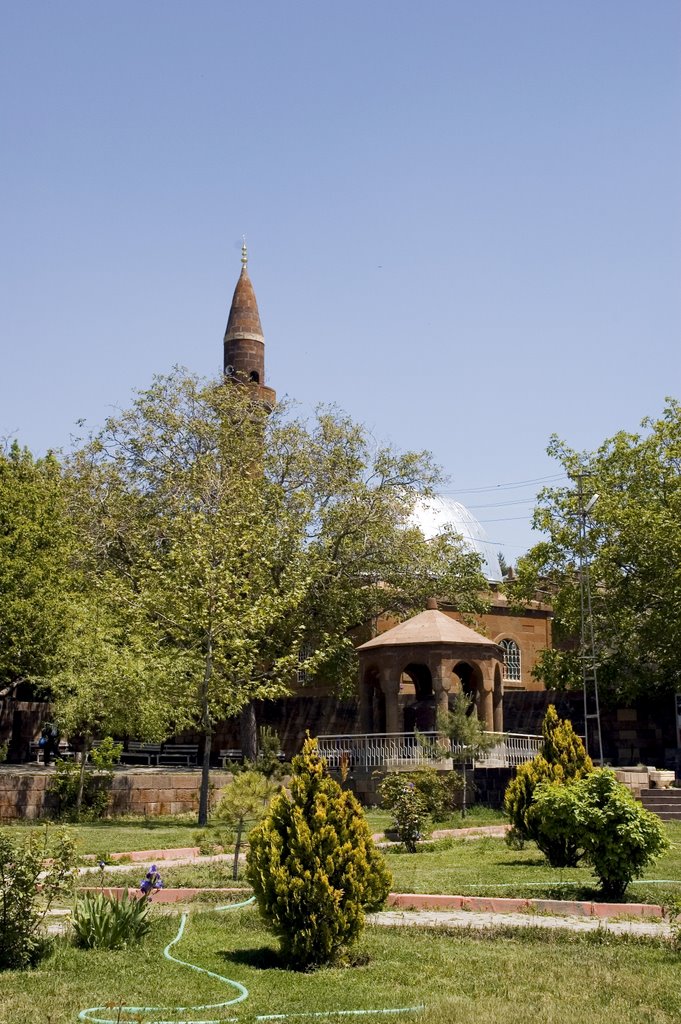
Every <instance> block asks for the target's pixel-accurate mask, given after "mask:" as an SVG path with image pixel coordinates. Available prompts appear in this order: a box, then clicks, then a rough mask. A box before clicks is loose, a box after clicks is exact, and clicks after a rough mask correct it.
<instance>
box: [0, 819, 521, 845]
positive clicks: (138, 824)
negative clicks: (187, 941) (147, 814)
mask: <svg viewBox="0 0 681 1024" xmlns="http://www.w3.org/2000/svg"><path fill="white" fill-rule="evenodd" d="M366 816H367V820H368V822H369V827H370V828H371V831H372V832H383V831H384V830H385V829H386V828H389V827H390V822H391V818H390V814H389V812H388V811H381V810H378V809H375V808H370V809H369V810H367V812H366ZM504 820H505V819H504V817H503V815H502V814H501V812H500V811H494V810H491V808H489V807H473V808H472V809H471V811H470V813H469V814H468V815H467V816H466V818H465V819H464V820H462V819H461V815H460V814H456V815H453V816H452V817H451V818H450V819H448V820H447V821H445V822H438V823H437V824H436V825H434V826H433V828H461V827H473V826H476V825H497V824H501V823H503V822H504ZM43 824H44V823H43V822H38V823H36V822H13V823H12V824H11V825H8V826H3V827H7V828H10V829H23V828H35V827H36V825H37V826H39V827H40V826H42V825H43ZM49 827H50V828H54V827H56V825H55V824H53V823H50V825H49ZM67 827H68V828H69V830H70V831H71V833H72V835H73V836H74V838H75V839H76V842H77V844H78V852H79V853H81V854H85V853H92V854H96V855H102V854H107V853H125V852H126V851H128V850H158V849H169V850H172V849H174V848H176V847H181V846H196V845H197V839H196V836H197V833H198V832H204V831H207V832H208V833H209V834H210V833H211V832H214V831H224V825H221V824H219V823H218V822H215V821H213V822H212V823H211V824H210V825H209V826H208V827H207V829H199V827H198V826H197V824H196V818H195V817H194V816H193V815H186V816H183V817H181V818H180V817H167V818H128V819H126V818H112V819H111V820H110V821H107V820H102V821H97V822H93V823H86V824H82V825H69V826H67Z"/></svg>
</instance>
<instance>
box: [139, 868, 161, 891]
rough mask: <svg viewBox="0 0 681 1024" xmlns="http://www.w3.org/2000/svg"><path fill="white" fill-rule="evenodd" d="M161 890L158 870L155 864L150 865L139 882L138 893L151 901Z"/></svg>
mask: <svg viewBox="0 0 681 1024" xmlns="http://www.w3.org/2000/svg"><path fill="white" fill-rule="evenodd" d="M162 888H163V879H162V878H161V876H160V874H159V873H158V869H157V868H156V865H155V864H152V865H151V867H150V868H149V870H148V871H147V873H146V875H145V876H144V878H143V879H142V881H141V882H140V892H141V893H142V896H144V897H146V898H147V899H151V897H152V896H153V895H154V893H155V892H158V890H159V889H162Z"/></svg>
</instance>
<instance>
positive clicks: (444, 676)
mask: <svg viewBox="0 0 681 1024" xmlns="http://www.w3.org/2000/svg"><path fill="white" fill-rule="evenodd" d="M430 669H431V675H432V677H433V693H434V694H435V710H436V713H438V712H439V713H442V714H445V715H446V714H447V712H448V711H449V691H450V689H451V686H452V672H451V665H450V664H449V663H448V662H445V661H444V660H440V661H438V662H436V664H434V665H432V666H430Z"/></svg>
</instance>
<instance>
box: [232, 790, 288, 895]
mask: <svg viewBox="0 0 681 1024" xmlns="http://www.w3.org/2000/svg"><path fill="white" fill-rule="evenodd" d="M278 789H279V787H278V786H277V784H276V783H275V782H272V781H271V780H270V779H268V778H267V776H266V775H264V774H263V772H260V771H245V772H239V774H238V775H235V776H234V779H233V781H232V784H231V785H230V786H229V787H228V789H227V790H226V792H225V793H224V795H223V797H222V799H221V800H220V803H219V805H218V809H217V817H218V818H220V819H222V820H224V821H227V822H228V823H229V824H230V825H233V826H234V827H235V828H236V843H235V845H234V872H233V875H234V879H235V881H236V879H237V878H238V875H239V853H240V851H241V837H242V835H243V831H244V826H245V825H246V822H249V821H251V822H253V821H260V819H261V818H263V817H264V814H265V811H266V810H267V806H268V804H269V803H270V801H271V799H272V797H273V796H274V794H275V793H276V792H277V790H278Z"/></svg>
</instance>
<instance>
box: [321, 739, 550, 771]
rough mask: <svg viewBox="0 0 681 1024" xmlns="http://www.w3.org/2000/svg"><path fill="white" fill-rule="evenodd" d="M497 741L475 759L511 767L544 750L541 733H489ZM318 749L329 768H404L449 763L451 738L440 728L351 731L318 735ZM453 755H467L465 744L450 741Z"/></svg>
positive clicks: (491, 765) (480, 761) (491, 766)
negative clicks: (343, 766)
mask: <svg viewBox="0 0 681 1024" xmlns="http://www.w3.org/2000/svg"><path fill="white" fill-rule="evenodd" d="M486 735H488V736H492V737H494V738H495V739H496V742H495V743H494V744H493V745H492V746H491V747H490V748H489V749H488V750H486V751H485V752H484V753H482V754H480V755H479V756H478V757H476V759H475V763H476V764H479V765H482V766H485V767H488V768H511V767H516V766H517V765H519V764H523V763H524V762H525V761H531V760H532V758H533V757H535V756H536V755H537V754H538V753H539V752H540V750H541V746H542V743H543V739H542V737H541V736H531V735H526V734H524V733H508V732H507V733H501V732H500V733H487V734H486ZM317 745H318V750H319V753H320V754H321V756H322V757H323V758H324V759H325V760H326V763H327V764H328V766H329V768H340V766H341V764H345V765H347V766H348V767H352V768H403V767H417V766H418V765H429V766H437V765H440V766H442V767H445V766H446V763H447V761H448V760H451V759H450V758H448V756H447V750H446V748H449V744H448V741H447V740H446V739H444V738H443V737H442V736H441V735H440V734H439V733H437V732H424V733H419V734H418V736H415V735H414V733H411V732H392V733H359V734H358V733H352V734H348V735H345V736H318V737H317ZM451 751H452V755H453V757H454V759H455V760H456V761H458V762H460V761H461V760H462V759H464V758H465V747H463V746H461V745H460V744H453V745H451Z"/></svg>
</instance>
